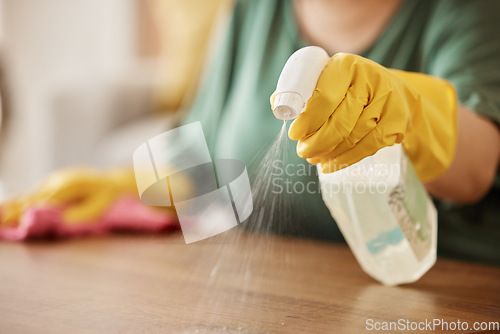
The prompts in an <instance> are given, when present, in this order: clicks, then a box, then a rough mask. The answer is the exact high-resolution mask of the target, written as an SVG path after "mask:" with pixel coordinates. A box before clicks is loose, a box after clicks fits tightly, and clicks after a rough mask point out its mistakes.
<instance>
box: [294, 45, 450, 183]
mask: <svg viewBox="0 0 500 334" xmlns="http://www.w3.org/2000/svg"><path fill="white" fill-rule="evenodd" d="M456 109H457V102H456V94H455V90H454V88H453V86H452V85H451V84H450V83H449V82H448V81H446V80H443V79H440V78H437V77H433V76H430V75H425V74H420V73H410V72H404V71H399V70H392V69H387V68H385V67H383V66H382V65H379V64H377V63H375V62H373V61H371V60H368V59H366V58H363V57H361V56H357V55H352V54H345V53H340V54H336V55H334V56H333V57H332V58H331V59H330V61H329V63H328V64H327V66H326V67H325V69H324V70H323V72H322V74H321V76H320V78H319V80H318V84H317V86H316V90H315V91H314V94H313V95H312V97H311V98H310V99H309V101H308V103H307V107H306V110H305V111H304V112H303V113H302V114H301V115H300V116H299V117H298V118H297V119H296V120H295V121H294V122H293V123H292V124H291V126H290V130H289V133H288V135H289V137H290V139H292V140H298V144H297V153H298V155H299V156H300V157H302V158H306V159H307V161H308V162H309V163H311V164H318V163H320V170H321V171H322V172H324V173H330V172H333V171H335V170H338V169H341V168H344V167H347V166H349V165H352V164H354V163H356V162H358V161H359V160H361V159H363V158H365V157H367V156H370V155H373V154H374V153H376V152H377V151H378V150H379V149H381V148H383V147H386V146H390V145H393V144H396V143H401V142H402V143H403V147H404V148H405V150H406V152H407V154H408V157H409V158H410V160H411V161H412V163H413V166H414V168H415V170H416V172H417V174H418V175H419V177H420V179H421V180H422V181H423V182H427V181H430V180H432V179H435V178H436V177H438V176H439V175H441V174H442V173H443V172H444V171H445V170H446V169H447V168H448V167H449V165H450V164H451V162H452V159H453V156H454V151H455V145H456V138H457V125H456V123H457V122H456Z"/></svg>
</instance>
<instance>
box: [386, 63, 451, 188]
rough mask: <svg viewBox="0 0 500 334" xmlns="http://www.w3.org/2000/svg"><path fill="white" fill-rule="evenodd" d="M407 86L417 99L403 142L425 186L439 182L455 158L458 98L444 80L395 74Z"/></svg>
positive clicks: (397, 71)
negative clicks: (426, 183)
mask: <svg viewBox="0 0 500 334" xmlns="http://www.w3.org/2000/svg"><path fill="white" fill-rule="evenodd" d="M392 71H393V72H394V73H395V74H396V75H398V76H399V77H401V78H402V79H403V80H404V81H406V83H407V85H406V86H407V87H408V89H409V90H411V91H412V95H413V96H414V97H415V98H416V99H415V100H414V101H415V102H414V105H413V106H410V108H411V113H412V117H411V119H410V124H409V126H408V130H407V131H406V134H405V138H404V140H403V147H404V148H405V150H406V152H407V154H408V157H409V158H410V160H411V161H412V163H413V166H414V168H415V171H416V172H417V174H418V176H419V178H420V180H421V181H422V182H429V181H432V180H434V179H436V178H438V177H439V176H440V175H441V174H443V173H444V172H445V171H446V170H447V169H448V168H449V167H450V165H451V163H452V161H453V158H454V156H455V150H456V143H457V136H458V129H457V105H458V103H457V95H456V91H455V88H454V87H453V85H452V84H451V83H450V82H449V81H447V80H444V79H441V78H438V77H434V76H431V75H426V74H422V73H412V72H405V71H399V70H392Z"/></svg>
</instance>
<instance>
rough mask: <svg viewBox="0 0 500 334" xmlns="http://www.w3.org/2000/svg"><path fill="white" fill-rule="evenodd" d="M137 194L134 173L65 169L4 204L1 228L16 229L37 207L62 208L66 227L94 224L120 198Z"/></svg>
mask: <svg viewBox="0 0 500 334" xmlns="http://www.w3.org/2000/svg"><path fill="white" fill-rule="evenodd" d="M136 193H137V188H136V185H135V179H134V172H133V170H131V169H115V170H112V171H108V172H106V173H103V172H100V171H97V170H94V169H90V168H75V167H73V168H66V169H62V170H58V171H56V172H54V173H53V174H51V175H50V176H49V177H47V178H46V179H45V181H44V182H43V183H42V184H41V185H40V186H39V187H38V189H37V190H35V191H34V192H32V193H31V194H29V195H25V196H21V197H17V198H13V199H11V200H9V201H7V202H5V203H3V204H2V205H1V206H0V227H1V226H11V227H12V226H16V225H17V224H19V221H20V218H21V216H22V214H23V212H24V211H25V210H26V209H28V208H30V207H36V206H51V207H58V208H61V209H62V210H63V220H64V222H65V223H67V224H73V223H81V222H91V221H94V220H96V219H97V218H99V217H100V216H101V215H102V214H103V212H104V211H105V210H106V209H108V208H109V206H110V205H111V203H112V202H114V201H115V200H116V199H117V197H119V196H121V195H124V194H134V195H135V194H136Z"/></svg>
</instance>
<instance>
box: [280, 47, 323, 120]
mask: <svg viewBox="0 0 500 334" xmlns="http://www.w3.org/2000/svg"><path fill="white" fill-rule="evenodd" d="M329 60H330V57H329V56H328V53H326V51H325V50H323V49H322V48H320V47H318V46H307V47H305V48H302V49H299V50H297V51H295V52H294V53H293V54H292V55H291V56H290V58H288V60H287V62H286V64H285V66H284V67H283V70H282V71H281V75H280V77H279V79H278V85H277V86H276V92H275V99H274V104H273V113H274V116H276V118H278V119H282V120H289V119H295V118H297V117H298V116H299V115H300V114H301V113H302V112H303V111H304V110H305V107H306V105H307V101H308V100H309V99H310V98H311V96H312V94H313V92H314V89H316V84H317V83H318V79H319V77H320V75H321V72H323V69H324V68H325V66H326V64H327V63H328V61H329Z"/></svg>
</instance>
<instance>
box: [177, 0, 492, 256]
mask: <svg viewBox="0 0 500 334" xmlns="http://www.w3.org/2000/svg"><path fill="white" fill-rule="evenodd" d="M499 18H500V1H496V0H474V1H461V0H441V1H440V0H429V1H424V0H421V1H418V0H407V1H405V2H404V3H403V4H402V5H401V7H400V8H399V9H398V11H397V12H396V14H395V16H394V17H393V18H392V20H391V22H390V23H389V24H388V26H387V27H386V29H385V31H384V32H383V33H382V34H381V35H380V36H379V38H378V39H377V40H376V42H375V43H374V44H373V45H372V46H371V47H370V48H369V49H368V50H366V51H365V52H364V53H363V54H362V56H364V57H367V58H370V59H372V60H374V61H376V62H378V63H380V64H382V65H384V66H386V67H390V68H397V69H401V70H407V71H416V72H423V73H428V74H432V75H436V76H439V77H443V78H446V79H448V80H450V81H451V82H452V83H453V84H454V86H455V87H456V89H457V93H458V97H459V100H460V103H462V104H464V105H466V106H468V107H470V108H472V109H473V110H475V111H476V112H478V113H480V114H482V115H485V116H486V117H489V118H490V119H492V120H494V121H495V122H497V123H500V39H499V38H498V36H497V33H498V31H500V25H499V23H498V22H500V21H499ZM307 44H308V43H307V41H305V40H303V39H301V37H300V36H299V34H298V32H297V27H296V23H295V19H294V13H293V6H292V3H291V2H290V1H287V0H247V1H239V2H238V3H237V5H236V7H235V9H234V14H233V18H232V20H231V22H230V24H229V27H228V29H227V31H226V34H225V36H224V39H223V41H222V44H221V45H220V47H219V49H218V52H217V53H216V54H215V57H214V61H213V63H212V65H211V67H210V71H209V72H208V75H207V77H206V80H204V83H203V85H202V88H201V90H200V92H199V94H198V97H197V99H196V101H195V103H194V105H193V106H192V109H191V111H190V113H189V114H188V116H187V118H186V119H185V122H186V123H189V122H194V121H201V122H202V126H203V130H204V132H205V136H206V137H207V140H208V143H209V147H210V149H211V152H212V155H213V156H214V157H215V158H234V159H240V160H242V161H244V162H245V163H246V164H247V166H248V167H249V169H250V173H251V172H252V171H251V169H252V168H253V166H255V157H257V156H261V155H262V152H263V150H265V149H267V148H268V147H269V145H270V144H271V143H272V142H273V141H274V139H275V137H276V136H277V134H278V132H279V130H280V128H281V125H282V121H279V120H277V119H276V118H275V117H274V116H273V114H272V112H271V110H270V106H269V96H270V95H271V93H272V92H273V91H274V89H275V87H276V83H277V79H278V77H279V74H280V72H281V70H282V68H283V65H284V64H285V62H286V60H287V59H288V57H289V56H290V55H291V54H292V53H293V52H294V51H295V50H297V49H299V48H301V47H303V46H305V45H307ZM293 145H295V144H293ZM485 145H487V143H485ZM290 159H291V161H290V162H289V164H293V165H294V166H295V168H296V170H300V169H301V167H300V166H302V167H306V166H305V165H306V164H307V163H306V162H305V160H302V159H300V158H298V157H297V156H296V155H295V154H292V155H291V158H290ZM478 163H480V162H478ZM307 170H308V171H311V170H312V171H313V172H309V173H306V174H307V175H299V176H297V175H294V176H293V177H292V178H291V179H292V180H291V181H292V182H299V183H303V184H307V183H309V182H316V183H317V176H316V175H315V172H314V169H311V168H309V169H307ZM295 174H300V173H295ZM302 174H303V173H302ZM283 196H284V197H283V198H284V200H283V201H285V202H287V203H288V206H289V210H290V212H289V214H290V216H289V218H288V219H287V220H288V221H287V223H286V226H285V225H283V223H282V222H281V223H277V222H271V221H270V222H269V225H273V227H275V225H280V224H281V226H278V227H276V228H274V229H275V230H279V232H281V233H289V234H300V235H303V236H306V237H313V238H321V239H326V240H342V236H341V234H340V232H339V231H338V228H337V227H336V224H335V223H334V221H333V219H332V217H331V216H330V214H329V212H328V210H327V208H326V207H325V205H324V203H323V201H322V199H321V195H320V194H319V192H307V191H305V192H304V193H302V194H301V195H294V196H287V195H286V194H285V195H283ZM436 206H437V208H438V212H439V236H438V251H439V254H440V255H446V256H454V257H460V258H463V259H470V260H479V261H484V262H489V263H497V264H500V246H499V241H500V179H499V177H498V175H497V179H496V183H495V186H494V187H493V189H492V190H491V191H490V192H489V194H488V195H487V196H486V197H485V198H484V199H483V200H482V201H481V202H480V203H478V204H476V205H472V206H457V205H452V204H449V203H441V202H437V201H436ZM270 219H272V218H270ZM267 228H268V227H266V229H267Z"/></svg>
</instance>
